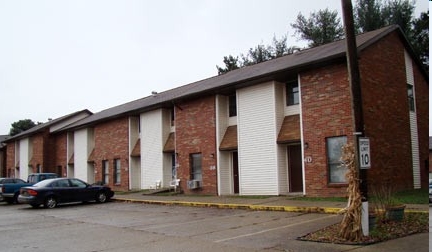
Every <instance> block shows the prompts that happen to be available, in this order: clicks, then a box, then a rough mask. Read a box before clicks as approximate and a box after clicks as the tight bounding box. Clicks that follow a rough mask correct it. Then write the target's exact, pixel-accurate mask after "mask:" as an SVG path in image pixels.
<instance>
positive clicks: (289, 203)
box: [113, 192, 429, 214]
mask: <svg viewBox="0 0 432 252" xmlns="http://www.w3.org/2000/svg"><path fill="white" fill-rule="evenodd" d="M113 200H115V201H126V202H137V203H145V204H159V205H179V206H192V207H215V208H230V209H248V210H259V211H285V212H310V213H312V212H313V213H327V214H337V213H338V212H339V211H340V210H342V209H343V208H344V207H346V202H333V201H306V200H296V199H294V198H292V197H288V196H271V197H262V198H259V197H242V196H198V195H184V194H178V195H173V196H160V195H154V194H153V195H147V194H143V192H136V193H129V194H120V195H115V196H114V198H113ZM405 211H406V212H425V213H428V212H429V205H426V204H422V205H414V204H408V205H406V208H405Z"/></svg>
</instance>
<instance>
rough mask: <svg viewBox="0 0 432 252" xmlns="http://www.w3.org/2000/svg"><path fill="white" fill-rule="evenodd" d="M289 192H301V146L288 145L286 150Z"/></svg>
mask: <svg viewBox="0 0 432 252" xmlns="http://www.w3.org/2000/svg"><path fill="white" fill-rule="evenodd" d="M287 150H288V151H287V155H288V176H289V191H290V192H303V169H302V153H301V145H290V146H288V148H287Z"/></svg>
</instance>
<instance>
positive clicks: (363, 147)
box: [358, 137, 371, 169]
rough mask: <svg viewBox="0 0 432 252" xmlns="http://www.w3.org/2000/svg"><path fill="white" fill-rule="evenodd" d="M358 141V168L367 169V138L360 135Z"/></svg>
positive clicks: (368, 145) (368, 147) (368, 155)
mask: <svg viewBox="0 0 432 252" xmlns="http://www.w3.org/2000/svg"><path fill="white" fill-rule="evenodd" d="M358 142H359V158H360V169H369V168H370V167H371V161H370V141H369V138H367V137H360V138H359V141H358Z"/></svg>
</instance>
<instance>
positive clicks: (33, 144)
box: [3, 110, 91, 180]
mask: <svg viewBox="0 0 432 252" xmlns="http://www.w3.org/2000/svg"><path fill="white" fill-rule="evenodd" d="M89 115H91V112H90V111H88V110H81V111H77V112H74V113H71V114H68V115H65V116H62V117H59V118H57V119H54V120H50V121H48V122H46V123H42V124H38V125H36V126H34V127H32V128H31V129H29V130H26V131H23V132H21V133H19V134H17V135H14V136H11V137H8V138H7V139H6V140H4V141H3V143H5V144H6V147H5V148H6V171H5V174H4V176H7V177H17V178H21V179H24V180H27V176H28V175H29V174H30V173H35V172H53V173H57V174H58V175H59V176H66V175H67V171H66V167H67V158H66V149H67V146H66V144H67V139H66V137H67V136H66V134H65V133H59V130H60V129H61V128H63V127H65V126H67V125H69V124H72V123H74V122H76V121H79V120H81V119H83V118H85V117H87V116H89Z"/></svg>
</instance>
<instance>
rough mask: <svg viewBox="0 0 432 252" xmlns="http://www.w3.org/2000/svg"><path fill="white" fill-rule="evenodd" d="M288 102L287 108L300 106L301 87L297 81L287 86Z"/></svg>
mask: <svg viewBox="0 0 432 252" xmlns="http://www.w3.org/2000/svg"><path fill="white" fill-rule="evenodd" d="M286 101H287V106H291V105H296V104H299V87H298V82H297V80H294V81H290V82H288V83H287V84H286Z"/></svg>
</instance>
